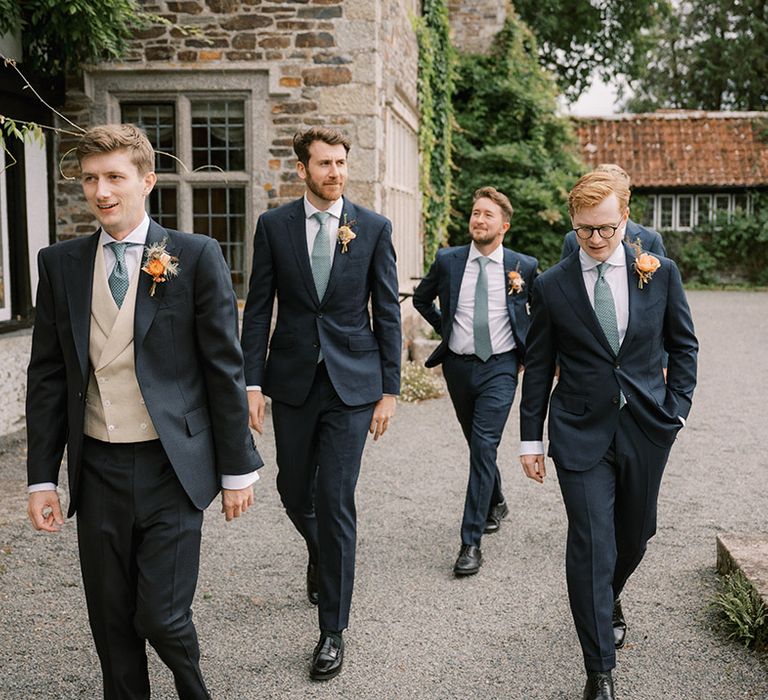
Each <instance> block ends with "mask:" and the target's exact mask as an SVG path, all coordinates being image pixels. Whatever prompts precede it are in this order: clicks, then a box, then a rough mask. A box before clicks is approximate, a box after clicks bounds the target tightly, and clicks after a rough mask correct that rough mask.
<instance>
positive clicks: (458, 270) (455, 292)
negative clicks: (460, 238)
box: [449, 245, 469, 324]
mask: <svg viewBox="0 0 768 700" xmlns="http://www.w3.org/2000/svg"><path fill="white" fill-rule="evenodd" d="M468 259H469V246H468V245H465V246H461V247H460V248H456V250H455V251H454V252H453V255H452V256H451V262H450V267H449V282H450V286H449V292H450V296H449V299H450V303H451V307H450V320H451V324H453V318H454V316H455V315H456V307H457V306H458V304H459V292H460V291H461V280H462V279H464V268H465V267H466V266H467V260H468Z"/></svg>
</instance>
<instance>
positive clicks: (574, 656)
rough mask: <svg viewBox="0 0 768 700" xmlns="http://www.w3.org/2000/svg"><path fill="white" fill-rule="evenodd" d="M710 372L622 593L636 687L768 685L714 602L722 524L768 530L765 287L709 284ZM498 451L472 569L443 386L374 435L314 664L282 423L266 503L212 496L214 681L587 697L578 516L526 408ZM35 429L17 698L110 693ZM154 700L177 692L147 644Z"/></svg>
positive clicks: (714, 694) (680, 697)
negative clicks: (333, 615) (568, 563)
mask: <svg viewBox="0 0 768 700" xmlns="http://www.w3.org/2000/svg"><path fill="white" fill-rule="evenodd" d="M690 301H691V304H692V307H693V311H694V318H695V321H696V329H697V332H698V334H699V338H700V341H701V346H702V351H701V354H700V365H699V376H700V384H699V389H698V390H697V393H696V396H695V399H694V409H693V412H692V413H691V416H690V420H689V423H688V427H687V428H686V429H685V430H683V431H682V433H681V434H680V437H679V439H678V441H677V444H676V446H675V448H674V450H673V452H672V457H671V460H670V462H669V465H668V467H667V473H666V476H665V481H664V484H663V486H662V493H661V499H660V514H659V531H658V534H657V536H656V538H655V539H654V540H653V541H652V542H651V544H650V546H649V551H648V554H647V556H646V558H645V561H644V563H643V565H642V566H641V568H640V569H639V570H638V571H637V572H636V574H635V576H634V577H633V579H632V580H631V581H630V582H629V584H628V586H627V590H626V591H625V594H624V596H623V600H624V610H625V613H626V615H627V620H628V624H629V628H630V629H629V637H628V643H627V646H626V648H625V649H624V650H622V651H621V652H619V662H618V668H617V672H616V688H617V694H618V697H619V698H621V699H622V700H627V699H632V700H658V699H659V698H662V697H664V698H670V699H672V700H699V699H702V698H713V699H718V700H719V699H721V698H722V699H725V698H728V699H731V698H753V699H755V700H757V699H762V700H764V699H765V698H768V673H767V671H768V662H766V660H765V658H760V657H758V656H755V655H754V654H751V653H749V652H747V651H745V650H743V649H742V648H741V647H739V646H737V645H736V644H735V643H733V642H729V641H727V640H726V639H725V637H724V635H723V634H722V632H721V631H720V630H719V629H718V625H717V623H716V619H715V616H714V614H713V613H712V611H711V610H710V609H709V608H708V603H709V601H710V599H711V598H712V595H713V592H714V591H715V590H716V586H717V576H716V574H715V572H714V563H715V535H716V534H717V533H718V532H721V531H758V532H764V533H768V517H767V516H766V513H768V493H767V492H766V488H765V485H766V472H767V469H766V465H767V464H768V458H766V452H767V450H766V435H765V432H766V421H765V413H764V411H763V406H764V395H765V387H766V382H765V378H766V377H767V376H768V356H767V355H766V353H765V350H764V346H765V344H766V340H768V294H766V293H737V292H692V293H690ZM512 415H513V417H512V418H511V420H510V422H509V425H508V428H507V434H506V435H505V440H504V442H503V443H502V446H501V451H500V464H501V465H502V474H503V477H504V479H505V492H506V495H507V500H508V501H509V503H510V506H511V511H512V512H511V513H510V516H509V518H508V519H507V520H506V521H505V522H504V524H503V526H502V529H501V531H500V532H499V533H497V534H495V535H493V536H487V537H486V538H485V541H484V545H483V553H484V555H485V563H484V565H483V568H482V569H481V571H480V574H479V575H477V576H474V577H471V578H469V579H466V580H456V579H454V578H453V576H452V573H451V567H452V565H453V561H454V558H455V556H456V553H457V550H458V546H459V520H460V517H461V511H462V503H463V494H464V488H465V481H466V468H467V467H466V464H467V450H466V446H465V445H464V443H463V439H462V438H461V435H460V432H459V430H458V425H457V423H456V420H455V418H454V416H453V410H452V408H451V405H450V402H449V401H448V399H447V398H444V399H439V400H434V401H429V402H426V403H423V404H420V405H401V406H400V407H399V409H398V415H397V416H396V420H395V423H394V424H393V426H392V427H391V429H390V433H388V434H387V435H386V436H385V438H384V439H383V440H381V441H380V442H379V443H377V444H373V443H371V444H369V445H368V449H367V451H366V455H365V457H364V463H363V471H362V475H361V479H360V485H359V488H358V511H359V520H360V527H359V545H358V581H357V587H356V591H355V597H354V601H353V610H352V620H351V627H350V629H349V631H348V632H347V634H346V635H345V638H346V641H347V651H346V661H345V662H346V667H345V670H344V672H343V674H342V675H341V676H340V677H339V678H337V679H336V680H334V681H330V682H329V683H327V684H315V683H311V682H310V681H309V680H308V675H307V671H308V664H309V657H310V653H311V650H312V647H313V646H314V643H315V641H316V634H317V632H316V615H315V610H314V608H311V607H310V606H309V604H308V603H307V602H306V599H305V595H304V567H305V553H304V546H303V543H302V542H301V541H300V539H299V538H298V536H297V535H296V534H295V533H294V531H293V529H292V527H291V526H290V523H289V522H288V519H287V517H286V516H285V515H284V514H283V513H282V511H281V508H280V505H279V499H278V496H277V493H276V491H275V487H274V476H275V468H274V446H273V437H272V434H271V432H270V430H271V427H270V428H269V429H268V431H267V432H266V433H265V435H264V436H263V437H262V438H260V439H259V442H258V444H259V448H260V450H261V452H262V456H263V457H264V459H265V461H266V463H267V466H266V467H265V468H264V469H263V470H262V480H261V482H259V484H258V486H257V504H256V506H255V507H254V508H253V510H251V511H250V512H249V513H248V514H247V516H246V517H245V518H244V519H241V520H240V521H238V522H235V523H233V524H229V525H227V524H226V523H225V522H224V520H223V518H222V517H221V516H220V515H219V514H218V512H217V508H216V506H212V507H211V509H210V512H209V513H208V514H207V517H206V523H205V532H204V538H203V555H202V570H201V575H200V583H199V586H198V593H197V597H196V600H195V607H194V609H195V620H196V624H197V629H198V632H199V635H200V638H201V645H202V653H203V670H204V672H205V674H206V677H207V680H208V684H209V687H210V689H211V692H212V693H213V695H214V697H216V698H227V699H228V698H237V699H250V698H280V699H281V700H282V699H284V698H331V697H333V698H349V699H351V700H367V699H369V698H370V699H374V698H375V699H379V698H384V699H390V698H391V699H393V700H394V699H399V698H403V699H407V700H421V699H422V698H482V699H484V700H485V699H493V698H511V699H513V700H517V699H520V700H522V699H525V700H532V699H536V700H539V699H558V700H559V699H563V700H565V699H574V700H575V699H576V698H580V697H581V687H582V683H583V671H582V666H581V660H580V651H579V647H578V642H577V639H576V634H575V632H574V629H573V624H572V621H571V618H570V613H569V610H568V604H567V596H566V591H565V573H564V546H565V528H566V521H565V514H564V509H563V505H562V501H561V498H560V492H559V489H558V487H557V484H556V482H555V478H554V468H553V469H552V470H551V473H552V476H551V477H550V478H549V479H548V482H547V483H546V484H545V485H544V486H538V485H536V484H534V483H533V482H531V481H528V480H527V479H525V478H524V477H523V475H522V472H521V470H520V467H519V465H518V462H517V458H516V446H517V442H518V427H517V407H516V406H515V408H514V409H513V414H512ZM23 458H24V435H23V433H18V434H15V435H12V436H8V437H7V438H5V439H4V440H3V441H2V443H0V668H1V669H2V672H1V673H0V697H1V698H4V699H5V698H8V699H12V700H27V699H32V698H35V699H36V700H39V699H45V698H60V699H63V700H69V699H74V698H89V699H91V698H93V699H96V698H98V697H100V692H101V686H100V673H99V670H98V662H97V659H96V654H95V651H94V649H93V645H92V642H91V639H90V635H89V631H88V624H87V619H86V614H85V603H84V599H83V593H82V587H81V580H80V572H79V568H78V562H77V555H76V542H75V527H74V523H71V522H70V523H68V524H67V526H66V527H65V529H64V531H63V532H62V533H60V534H59V535H57V536H49V535H40V534H37V533H34V532H33V531H32V529H31V527H30V526H29V525H28V523H27V521H26V516H25V500H26V498H25V494H24V467H23ZM151 675H152V684H153V689H154V693H153V697H154V698H173V697H175V695H174V693H173V687H172V681H171V679H170V674H169V672H168V671H167V670H166V669H165V667H164V666H163V665H162V664H161V663H160V662H159V661H158V660H157V659H156V657H154V656H152V657H151Z"/></svg>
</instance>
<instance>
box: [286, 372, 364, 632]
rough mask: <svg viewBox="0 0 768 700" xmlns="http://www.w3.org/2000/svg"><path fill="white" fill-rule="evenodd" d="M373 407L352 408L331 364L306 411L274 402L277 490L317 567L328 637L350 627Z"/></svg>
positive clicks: (317, 379)
mask: <svg viewBox="0 0 768 700" xmlns="http://www.w3.org/2000/svg"><path fill="white" fill-rule="evenodd" d="M372 416H373V404H364V405H362V406H347V405H346V404H344V403H342V401H341V399H340V398H339V396H338V394H337V393H336V390H335V389H334V388H333V384H332V383H331V380H330V378H329V377H328V371H327V370H326V367H325V363H324V362H321V363H320V364H319V365H318V366H317V372H316V374H315V379H314V382H313V384H312V388H311V389H310V392H309V396H308V397H307V400H306V401H305V402H304V403H303V404H302V405H301V406H289V405H288V404H285V403H281V402H279V401H273V402H272V421H273V424H274V426H275V443H276V446H277V468H278V473H277V490H278V492H279V493H280V498H281V500H282V502H283V506H284V507H285V510H286V512H287V514H288V517H289V518H290V519H291V522H293V524H294V526H295V527H296V529H297V530H298V531H299V533H300V534H301V536H302V537H303V538H304V540H305V541H306V543H307V550H308V551H309V560H310V561H311V562H312V563H316V564H317V567H318V593H319V599H320V602H319V605H318V615H319V623H320V629H321V630H327V631H341V630H344V629H346V628H347V626H348V624H349V609H350V606H351V603H352V588H353V586H354V582H355V546H356V543H357V511H356V508H355V487H356V486H357V478H358V476H359V474H360V460H361V458H362V455H363V448H364V447H365V440H366V437H367V436H368V428H369V427H370V425H371V418H372Z"/></svg>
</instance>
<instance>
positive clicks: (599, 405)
mask: <svg viewBox="0 0 768 700" xmlns="http://www.w3.org/2000/svg"><path fill="white" fill-rule="evenodd" d="M628 204H629V188H628V187H627V186H626V183H624V182H622V181H621V180H619V179H617V178H615V177H614V176H612V175H611V174H609V173H601V172H593V173H589V174H587V175H585V176H583V177H582V178H581V179H580V180H579V181H578V182H577V183H576V185H575V187H574V188H573V190H572V191H571V193H570V196H569V210H570V214H571V219H572V222H573V227H574V230H575V231H576V235H577V236H578V240H579V247H580V250H579V252H578V254H575V255H571V256H569V257H568V258H566V259H565V260H563V261H562V262H560V263H559V264H558V265H556V266H555V267H553V268H551V269H550V270H547V271H546V272H545V273H544V274H542V275H540V276H539V277H538V279H537V280H536V283H535V284H534V287H533V297H532V301H531V329H530V331H529V333H528V349H527V353H526V366H525V376H524V379H523V393H522V400H521V405H520V431H521V439H522V441H523V442H522V445H521V450H520V454H521V462H522V465H523V469H524V471H525V473H526V475H527V476H528V477H530V478H531V479H534V480H536V481H538V482H542V481H543V480H544V478H545V476H546V467H545V460H544V447H543V431H544V419H545V416H546V415H547V409H549V456H550V457H551V458H552V459H553V460H554V463H555V467H556V469H557V476H558V481H559V483H560V489H561V491H562V495H563V501H564V502H565V508H566V512H567V515H568V541H567V546H566V577H567V581H568V593H569V597H570V603H571V611H572V614H573V619H574V622H575V624H576V631H577V633H578V636H579V640H580V642H581V648H582V652H583V656H584V665H585V668H586V671H587V682H586V685H585V688H584V695H583V697H584V698H585V700H612V699H613V698H614V689H613V678H612V670H613V668H614V667H615V664H616V654H615V650H616V648H621V646H623V644H624V640H625V635H626V631H627V627H626V622H625V620H624V615H623V612H622V609H621V603H620V600H619V595H620V594H621V591H622V589H623V588H624V585H625V583H626V582H627V579H628V578H629V577H630V575H631V574H632V572H633V571H634V570H635V569H636V568H637V566H638V565H639V563H640V561H641V560H642V558H643V555H644V553H645V549H646V544H647V542H648V540H649V539H650V538H651V537H652V536H653V535H654V534H655V532H656V510H657V499H658V493H659V487H660V485H661V478H662V474H663V472H664V467H665V465H666V463H667V459H668V457H669V452H670V449H671V447H672V444H673V442H674V441H675V437H676V436H677V433H678V431H679V430H680V429H681V428H682V427H683V426H684V424H685V419H686V418H687V416H688V412H689V411H690V408H691V399H692V396H693V390H694V386H695V384H696V358H697V353H698V342H697V340H696V336H695V335H694V330H693V321H692V319H691V312H690V309H689V308H688V302H687V301H686V298H685V292H684V291H683V286H682V282H681V279H680V273H679V271H678V269H677V266H676V265H675V263H674V262H672V260H669V259H668V258H664V257H661V256H659V257H655V256H652V255H650V254H647V253H645V254H641V253H638V251H637V250H636V249H634V248H633V247H631V246H629V245H627V244H626V243H624V242H623V238H624V234H625V230H626V225H627V219H628V217H629V206H628ZM665 351H666V352H667V353H668V356H669V359H668V372H667V378H666V382H665V379H664V372H663V364H664V353H665ZM556 362H559V365H560V374H559V380H558V382H557V385H556V386H555V389H554V391H551V390H552V382H553V379H554V376H555V364H556ZM550 392H551V396H550Z"/></svg>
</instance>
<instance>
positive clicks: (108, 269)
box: [27, 214, 259, 493]
mask: <svg viewBox="0 0 768 700" xmlns="http://www.w3.org/2000/svg"><path fill="white" fill-rule="evenodd" d="M148 232H149V217H148V216H147V215H146V214H145V215H144V218H143V219H142V220H141V223H140V224H139V225H138V226H137V227H136V228H135V229H133V231H131V232H130V233H129V234H128V235H127V236H126V237H125V238H123V239H122V240H121V241H117V240H116V239H114V238H112V236H110V235H109V234H108V233H107V232H106V231H105V230H104V229H101V236H100V237H99V245H101V246H104V263H105V265H104V274H105V275H106V276H107V279H109V276H110V275H111V274H112V269H113V268H114V266H115V254H114V252H113V251H112V246H110V245H109V244H110V243H136V244H137V245H129V246H128V247H127V248H126V249H125V268H126V273H127V274H128V279H131V278H132V277H133V274H134V273H135V272H136V268H137V267H139V266H140V265H141V259H142V256H143V255H144V245H145V244H146V242H147V233H148ZM258 480H259V473H258V472H257V471H253V472H250V473H248V474H235V475H230V474H222V475H221V487H222V488H224V489H231V490H236V489H244V488H246V487H248V486H250V485H251V484H253V483H255V482H257V481H258ZM55 490H56V484H54V483H49V482H45V483H40V484H30V485H29V486H28V487H27V492H28V493H32V492H33V491H55Z"/></svg>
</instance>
